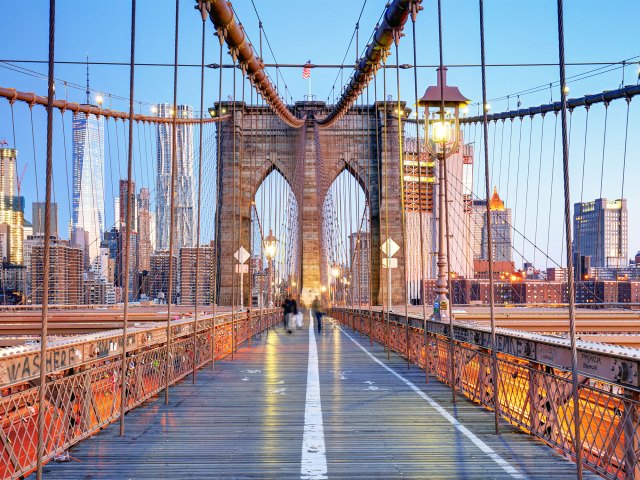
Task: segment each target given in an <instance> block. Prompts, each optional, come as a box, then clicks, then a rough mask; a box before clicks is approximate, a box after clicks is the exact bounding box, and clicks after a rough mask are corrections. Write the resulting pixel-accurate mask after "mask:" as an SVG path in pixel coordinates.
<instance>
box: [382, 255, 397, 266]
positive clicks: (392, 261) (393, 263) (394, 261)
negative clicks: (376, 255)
mask: <svg viewBox="0 0 640 480" xmlns="http://www.w3.org/2000/svg"><path fill="white" fill-rule="evenodd" d="M387 260H388V262H387ZM387 263H388V264H389V267H387ZM382 268H398V259H397V258H385V257H382Z"/></svg>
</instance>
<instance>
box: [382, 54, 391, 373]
mask: <svg viewBox="0 0 640 480" xmlns="http://www.w3.org/2000/svg"><path fill="white" fill-rule="evenodd" d="M384 61H385V62H386V58H385V59H384ZM382 95H383V97H382V104H383V107H384V113H383V117H382V118H383V121H382V135H383V136H382V155H383V157H382V159H383V165H382V175H383V177H384V223H385V241H387V240H388V239H389V201H388V198H389V188H388V182H387V177H388V169H389V165H388V164H389V152H388V151H387V146H388V141H387V133H388V132H387V119H388V116H387V69H386V68H384V66H383V70H382ZM387 251H390V250H387ZM390 264H391V256H390V255H387V328H386V338H385V344H386V347H387V360H389V359H390V358H391V346H390V345H389V341H390V340H391V335H390V334H389V333H390V332H389V329H390V328H391V321H390V316H391V303H392V302H391V268H389V267H390Z"/></svg>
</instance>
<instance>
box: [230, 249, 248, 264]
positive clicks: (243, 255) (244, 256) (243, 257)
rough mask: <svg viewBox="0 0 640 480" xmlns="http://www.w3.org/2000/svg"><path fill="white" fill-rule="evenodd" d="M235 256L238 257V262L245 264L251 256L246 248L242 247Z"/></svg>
mask: <svg viewBox="0 0 640 480" xmlns="http://www.w3.org/2000/svg"><path fill="white" fill-rule="evenodd" d="M233 256H234V257H236V260H238V262H239V263H244V262H246V261H247V260H249V257H250V256H251V254H250V253H249V252H247V250H246V249H245V248H244V247H240V248H239V249H238V251H237V252H236V253H234V254H233Z"/></svg>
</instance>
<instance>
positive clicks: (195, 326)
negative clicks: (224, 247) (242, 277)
mask: <svg viewBox="0 0 640 480" xmlns="http://www.w3.org/2000/svg"><path fill="white" fill-rule="evenodd" d="M204 5H205V4H204V2H203V1H202V0H200V1H199V5H198V7H199V9H200V14H201V16H202V40H201V42H202V43H201V47H200V54H201V57H200V61H201V66H200V119H201V120H202V119H203V118H204V47H205V33H206V25H207V13H206V9H205V6H204ZM202 129H203V123H202V122H200V124H199V130H200V131H199V135H198V145H199V148H198V207H197V210H196V295H195V300H194V308H193V309H194V318H193V352H192V353H193V359H192V363H193V374H192V380H191V383H192V384H194V385H195V383H196V372H197V370H198V369H197V363H198V355H197V351H198V307H199V305H198V304H199V300H200V214H201V210H202ZM183 293H184V292H183ZM212 321H215V319H212Z"/></svg>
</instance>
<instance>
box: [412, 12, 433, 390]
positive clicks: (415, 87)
mask: <svg viewBox="0 0 640 480" xmlns="http://www.w3.org/2000/svg"><path fill="white" fill-rule="evenodd" d="M420 8H422V7H421V6H420V4H419V3H418V2H417V1H414V2H413V3H412V4H411V29H412V33H413V65H414V67H413V94H414V97H415V105H416V162H417V165H418V166H417V169H418V215H419V218H418V228H419V229H420V268H419V269H418V278H419V279H420V299H421V303H422V328H423V336H424V340H423V343H424V371H425V379H426V380H427V381H429V361H428V359H427V358H428V350H429V349H428V347H427V299H426V291H425V284H424V283H425V282H424V279H425V274H424V270H425V268H424V238H423V233H422V232H423V230H422V189H423V185H422V165H421V163H420V121H419V115H418V114H419V112H418V69H417V68H416V67H415V65H417V64H418V59H417V47H416V18H417V16H418V11H419V10H420ZM425 207H426V205H425Z"/></svg>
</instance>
